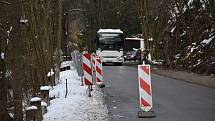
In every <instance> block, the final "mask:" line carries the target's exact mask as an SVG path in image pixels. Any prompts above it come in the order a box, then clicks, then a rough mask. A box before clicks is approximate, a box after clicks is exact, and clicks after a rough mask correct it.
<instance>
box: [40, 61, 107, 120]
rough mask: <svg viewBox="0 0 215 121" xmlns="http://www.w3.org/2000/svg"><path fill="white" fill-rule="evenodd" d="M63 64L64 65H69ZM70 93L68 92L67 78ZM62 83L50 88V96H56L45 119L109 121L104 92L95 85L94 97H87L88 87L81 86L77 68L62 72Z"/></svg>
mask: <svg viewBox="0 0 215 121" xmlns="http://www.w3.org/2000/svg"><path fill="white" fill-rule="evenodd" d="M67 64H68V62H66V64H63V65H64V66H65V65H67ZM66 79H67V82H68V95H67V98H65V94H66V84H65V83H66V81H65V80H66ZM60 80H61V81H60V83H59V84H58V85H56V86H55V87H54V89H52V90H50V97H55V99H53V100H52V101H51V104H50V106H49V107H48V112H47V113H46V114H45V115H44V120H43V121H107V120H108V111H107V107H106V105H105V104H104V99H103V94H102V92H101V91H100V89H98V88H97V87H94V91H93V92H92V97H87V94H86V87H84V86H81V81H80V78H79V77H78V75H77V72H76V70H74V69H72V70H67V71H63V72H61V73H60Z"/></svg>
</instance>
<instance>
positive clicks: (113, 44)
mask: <svg viewBox="0 0 215 121" xmlns="http://www.w3.org/2000/svg"><path fill="white" fill-rule="evenodd" d="M96 45H97V46H96V54H97V55H98V56H100V57H102V62H104V63H114V64H118V65H122V63H123V61H124V59H123V45H124V35H123V31H121V30H120V29H99V30H98V32H97V40H96Z"/></svg>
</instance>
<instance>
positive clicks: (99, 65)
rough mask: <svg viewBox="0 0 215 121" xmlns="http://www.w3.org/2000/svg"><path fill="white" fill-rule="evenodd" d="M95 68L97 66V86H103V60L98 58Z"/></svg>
mask: <svg viewBox="0 0 215 121" xmlns="http://www.w3.org/2000/svg"><path fill="white" fill-rule="evenodd" d="M95 66H96V69H95V70H96V84H97V85H101V84H102V83H103V71H102V59H101V58H96V59H95Z"/></svg>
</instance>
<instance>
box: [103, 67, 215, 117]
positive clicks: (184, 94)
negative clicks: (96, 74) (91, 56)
mask: <svg viewBox="0 0 215 121" xmlns="http://www.w3.org/2000/svg"><path fill="white" fill-rule="evenodd" d="M103 71H104V80H105V84H106V88H105V94H106V99H105V100H106V103H107V105H108V110H109V115H110V121H215V89H211V88H207V87H203V86H199V85H195V84H190V83H186V82H183V81H179V80H175V79H170V78H166V77H162V76H159V75H155V74H153V75H152V91H153V103H154V111H155V113H156V118H151V119H143V118H142V119H140V118H138V116H137V113H138V111H139V110H140V108H139V93H138V92H139V90H138V81H137V67H134V66H104V67H103Z"/></svg>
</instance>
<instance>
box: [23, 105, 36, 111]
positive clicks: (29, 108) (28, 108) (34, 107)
mask: <svg viewBox="0 0 215 121" xmlns="http://www.w3.org/2000/svg"><path fill="white" fill-rule="evenodd" d="M25 110H37V106H29V107H26V108H25Z"/></svg>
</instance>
